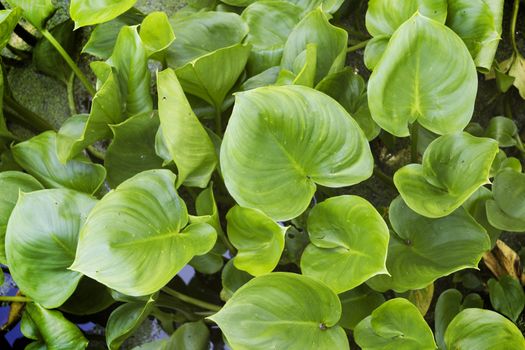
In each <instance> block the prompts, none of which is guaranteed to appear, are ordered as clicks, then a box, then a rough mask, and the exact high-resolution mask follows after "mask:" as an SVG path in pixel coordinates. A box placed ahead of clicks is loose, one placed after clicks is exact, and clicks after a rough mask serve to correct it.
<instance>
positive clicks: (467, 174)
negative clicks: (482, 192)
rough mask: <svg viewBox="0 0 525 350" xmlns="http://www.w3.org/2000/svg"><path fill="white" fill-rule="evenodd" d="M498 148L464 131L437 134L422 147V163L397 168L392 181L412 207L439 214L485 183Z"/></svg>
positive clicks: (431, 216)
mask: <svg viewBox="0 0 525 350" xmlns="http://www.w3.org/2000/svg"><path fill="white" fill-rule="evenodd" d="M498 151H499V149H498V143H497V142H495V141H494V140H492V139H488V138H480V137H475V136H471V135H469V134H468V133H465V132H463V133H460V134H451V135H445V136H441V137H439V138H437V139H436V140H434V141H432V142H431V143H430V145H429V146H428V148H427V149H426V150H425V153H424V154H423V162H422V163H423V164H422V165H420V164H410V165H407V166H404V167H403V168H401V169H399V170H398V171H397V172H396V173H395V174H394V183H395V185H396V187H397V189H398V190H399V193H400V194H401V197H403V199H404V200H405V202H406V203H407V204H408V206H409V207H410V208H411V209H412V210H414V211H415V212H417V213H419V214H421V215H424V216H426V217H429V218H438V217H443V216H446V215H448V214H450V213H451V212H453V211H454V210H455V209H457V208H458V207H459V206H461V204H463V203H464V202H465V201H466V200H467V199H468V198H469V197H470V196H471V195H472V194H473V193H474V192H475V191H476V190H477V189H478V188H479V187H480V186H481V185H483V184H487V183H489V172H490V166H491V164H492V161H493V160H494V158H495V157H496V154H497V153H498Z"/></svg>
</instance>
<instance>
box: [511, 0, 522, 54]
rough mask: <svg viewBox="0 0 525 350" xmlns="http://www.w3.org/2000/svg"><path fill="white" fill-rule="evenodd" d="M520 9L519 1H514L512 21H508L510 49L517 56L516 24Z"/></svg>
mask: <svg viewBox="0 0 525 350" xmlns="http://www.w3.org/2000/svg"><path fill="white" fill-rule="evenodd" d="M519 9H520V0H514V5H513V6H512V19H511V21H510V41H511V43H512V49H513V50H514V53H515V54H516V55H517V54H519V51H518V46H517V45H516V22H517V20H518V11H519Z"/></svg>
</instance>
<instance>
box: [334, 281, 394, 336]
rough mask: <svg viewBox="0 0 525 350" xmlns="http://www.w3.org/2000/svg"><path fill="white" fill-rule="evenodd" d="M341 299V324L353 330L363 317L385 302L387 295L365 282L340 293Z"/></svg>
mask: <svg viewBox="0 0 525 350" xmlns="http://www.w3.org/2000/svg"><path fill="white" fill-rule="evenodd" d="M339 300H341V306H342V308H343V314H342V316H341V319H340V320H339V325H341V327H344V328H348V329H351V330H353V329H354V328H355V327H356V326H357V324H358V323H359V322H361V320H362V319H364V318H365V317H367V316H368V315H370V314H371V313H372V311H374V310H375V309H376V308H377V307H378V306H379V305H381V304H383V303H384V302H385V297H384V296H383V294H381V293H378V292H376V291H374V290H372V289H370V288H369V287H367V286H366V285H365V284H363V285H360V286H358V287H356V288H354V289H352V290H349V291H347V292H344V293H342V294H339Z"/></svg>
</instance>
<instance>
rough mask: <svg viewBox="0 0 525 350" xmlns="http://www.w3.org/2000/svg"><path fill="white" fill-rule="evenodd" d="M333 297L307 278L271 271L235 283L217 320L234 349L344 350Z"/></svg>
mask: <svg viewBox="0 0 525 350" xmlns="http://www.w3.org/2000/svg"><path fill="white" fill-rule="evenodd" d="M340 317H341V303H340V302H339V299H338V298H337V295H336V294H335V293H334V292H333V291H332V290H331V289H330V288H328V287H326V286H325V285H324V284H322V283H321V282H318V281H317V280H315V279H312V278H310V277H306V276H302V275H297V274H292V273H285V272H277V273H271V274H267V275H263V276H260V277H257V278H254V279H253V280H251V281H249V282H248V283H246V284H245V285H244V286H243V287H241V288H240V289H239V290H237V292H235V294H234V295H233V296H232V298H231V299H230V300H228V302H227V303H226V305H225V306H224V307H223V308H222V309H221V311H219V312H218V313H217V314H215V315H212V316H210V317H209V319H211V320H212V321H214V322H215V323H217V324H218V325H219V327H220V329H221V330H222V331H223V333H224V335H225V336H226V339H227V340H228V342H229V343H230V345H231V346H232V347H233V348H234V349H253V350H258V349H268V348H277V349H290V350H299V349H302V350H309V349H311V350H314V349H342V350H344V349H349V345H348V340H347V338H346V335H345V332H344V331H343V329H342V328H341V327H340V326H338V325H337V322H338V321H339V318H340Z"/></svg>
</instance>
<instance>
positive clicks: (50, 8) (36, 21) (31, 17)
mask: <svg viewBox="0 0 525 350" xmlns="http://www.w3.org/2000/svg"><path fill="white" fill-rule="evenodd" d="M7 3H8V4H9V5H11V7H20V8H21V9H22V15H23V16H24V18H25V19H27V20H28V21H29V22H31V24H32V25H34V26H35V27H37V28H38V29H43V28H44V22H45V20H46V19H48V18H49V17H50V16H51V15H52V14H53V12H55V6H54V5H53V1H52V0H7Z"/></svg>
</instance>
